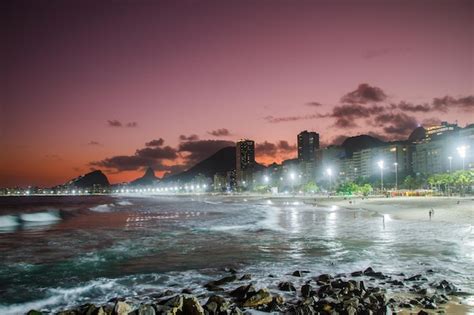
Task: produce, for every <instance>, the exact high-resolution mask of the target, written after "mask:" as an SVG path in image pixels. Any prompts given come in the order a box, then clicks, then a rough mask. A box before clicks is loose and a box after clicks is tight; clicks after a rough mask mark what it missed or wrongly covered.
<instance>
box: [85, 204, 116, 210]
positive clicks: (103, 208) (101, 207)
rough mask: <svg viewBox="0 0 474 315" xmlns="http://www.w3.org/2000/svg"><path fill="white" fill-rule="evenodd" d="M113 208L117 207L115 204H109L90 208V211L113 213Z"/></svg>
mask: <svg viewBox="0 0 474 315" xmlns="http://www.w3.org/2000/svg"><path fill="white" fill-rule="evenodd" d="M113 207H115V205H114V204H113V203H109V204H103V205H98V206H95V207H92V208H89V210H91V211H94V212H110V211H112V209H113Z"/></svg>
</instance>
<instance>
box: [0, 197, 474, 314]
mask: <svg viewBox="0 0 474 315" xmlns="http://www.w3.org/2000/svg"><path fill="white" fill-rule="evenodd" d="M0 253H1V259H0V314H23V313H25V312H27V311H28V310H30V309H39V310H43V311H49V312H54V311H58V310H62V309H66V308H70V307H74V306H78V305H82V304H85V303H96V304H100V303H105V302H107V301H108V300H110V299H112V298H116V297H129V298H134V299H136V300H146V299H147V296H148V295H150V294H153V293H159V292H162V291H164V290H167V289H169V290H173V291H175V292H180V291H181V289H183V288H188V289H191V290H192V291H193V292H194V293H196V294H207V292H206V291H205V289H203V284H205V283H206V282H207V281H210V280H215V279H217V278H219V277H220V276H222V275H223V274H225V272H224V269H225V268H235V269H237V270H239V272H240V273H251V274H252V276H253V281H254V283H255V284H256V285H257V286H266V287H269V288H276V286H277V284H278V282H279V281H281V280H282V278H285V277H289V276H288V273H291V272H292V271H294V270H309V271H311V273H313V274H315V275H317V274H319V273H331V274H336V273H347V272H352V271H355V270H361V269H365V268H367V267H368V266H371V267H373V268H374V269H376V270H377V271H382V272H385V273H401V272H403V273H405V274H407V275H412V274H416V273H424V272H426V271H427V270H428V269H432V270H433V271H434V273H433V276H432V278H431V279H430V281H437V280H438V281H439V280H442V279H447V280H449V281H450V282H453V283H454V284H455V285H457V286H458V287H459V288H460V289H461V290H463V291H465V292H468V293H470V294H473V293H474V276H473V274H472V266H473V262H474V254H473V253H474V237H473V234H472V227H471V225H470V222H466V223H464V224H455V223H447V222H439V221H435V220H433V221H429V220H426V221H408V220H407V221H404V220H395V219H392V218H391V217H389V216H385V217H384V216H382V215H380V214H378V213H373V212H368V211H363V210H347V209H344V208H339V207H336V206H330V207H317V206H314V205H311V204H305V203H304V202H302V201H298V200H292V199H291V198H287V199H272V200H270V199H269V198H263V197H262V198H247V199H245V200H244V199H243V198H225V197H219V196H205V195H201V196H141V197H136V196H76V197H74V196H70V197H34V196H31V197H4V198H0ZM269 275H276V276H277V277H276V278H273V277H269ZM292 281H294V279H292Z"/></svg>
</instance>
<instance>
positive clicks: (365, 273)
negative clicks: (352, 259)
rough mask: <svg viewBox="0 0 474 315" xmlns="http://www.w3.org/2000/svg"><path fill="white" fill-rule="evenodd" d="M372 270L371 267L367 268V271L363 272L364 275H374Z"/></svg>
mask: <svg viewBox="0 0 474 315" xmlns="http://www.w3.org/2000/svg"><path fill="white" fill-rule="evenodd" d="M374 272H375V271H374V269H372V267H369V268H367V269H365V270H364V275H368V274H371V273H374Z"/></svg>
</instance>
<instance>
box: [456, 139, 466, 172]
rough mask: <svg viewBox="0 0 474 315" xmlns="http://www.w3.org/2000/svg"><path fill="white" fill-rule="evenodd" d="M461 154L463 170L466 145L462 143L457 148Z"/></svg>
mask: <svg viewBox="0 0 474 315" xmlns="http://www.w3.org/2000/svg"><path fill="white" fill-rule="evenodd" d="M457 150H458V153H459V156H460V157H461V159H462V170H463V171H464V159H465V158H466V146H465V145H462V146H460V147H458V148H457Z"/></svg>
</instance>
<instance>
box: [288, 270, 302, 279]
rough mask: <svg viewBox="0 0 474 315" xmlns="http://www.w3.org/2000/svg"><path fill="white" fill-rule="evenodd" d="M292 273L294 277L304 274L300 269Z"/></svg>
mask: <svg viewBox="0 0 474 315" xmlns="http://www.w3.org/2000/svg"><path fill="white" fill-rule="evenodd" d="M291 275H292V276H294V277H302V276H303V274H302V273H301V271H299V270H296V271H294V272H293V273H292V274H291Z"/></svg>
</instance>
